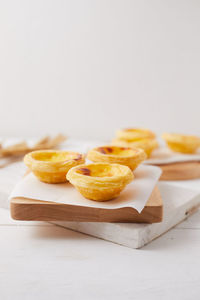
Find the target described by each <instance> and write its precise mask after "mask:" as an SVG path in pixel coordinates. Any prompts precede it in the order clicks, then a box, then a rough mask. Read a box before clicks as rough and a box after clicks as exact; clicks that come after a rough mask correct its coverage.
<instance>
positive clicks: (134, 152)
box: [87, 146, 147, 171]
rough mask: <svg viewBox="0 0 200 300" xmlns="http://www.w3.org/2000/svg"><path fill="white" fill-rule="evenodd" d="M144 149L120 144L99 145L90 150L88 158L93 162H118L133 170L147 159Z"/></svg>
mask: <svg viewBox="0 0 200 300" xmlns="http://www.w3.org/2000/svg"><path fill="white" fill-rule="evenodd" d="M146 157H147V156H146V153H145V152H144V150H143V149H138V148H127V147H118V146H102V147H97V148H94V149H92V150H90V151H89V152H88V155H87V158H88V159H89V160H91V161H93V162H107V163H118V164H121V165H125V166H127V167H129V168H130V169H131V170H132V171H133V170H135V169H136V168H137V167H138V165H139V164H140V163H141V162H142V161H144V160H145V159H146Z"/></svg>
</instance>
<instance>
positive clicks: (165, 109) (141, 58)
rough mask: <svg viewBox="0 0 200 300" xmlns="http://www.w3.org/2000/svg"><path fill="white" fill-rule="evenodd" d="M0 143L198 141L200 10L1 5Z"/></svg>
mask: <svg viewBox="0 0 200 300" xmlns="http://www.w3.org/2000/svg"><path fill="white" fill-rule="evenodd" d="M0 104H1V109H0V128H1V130H0V134H1V135H2V136H17V135H20V136H21V135H25V136H29V135H31V136H35V135H38V134H43V133H48V132H49V133H51V132H52V133H56V132H58V131H62V132H64V133H67V134H68V135H73V136H75V137H85V138H95V139H96V138H98V137H99V138H109V137H110V136H112V135H113V133H114V131H115V129H116V128H120V127H127V126H128V127H131V126H145V127H149V128H152V129H153V130H157V131H158V132H162V131H168V130H169V131H176V132H185V133H190V132H191V133H196V134H200V121H199V118H200V1H198V0H196V1H195V0H187V1H186V0H157V1H156V0H138V1H135V0H32V1H31V0H21V1H20V0H18V1H16V0H0Z"/></svg>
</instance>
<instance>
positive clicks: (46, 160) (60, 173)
mask: <svg viewBox="0 0 200 300" xmlns="http://www.w3.org/2000/svg"><path fill="white" fill-rule="evenodd" d="M24 162H25V164H26V165H27V167H28V168H29V169H30V170H31V171H32V172H33V174H34V175H35V176H36V177H37V178H38V179H39V180H40V181H43V182H46V183H62V182H66V181H67V180H66V174H67V172H68V171H69V169H71V168H72V167H75V166H77V165H80V164H83V163H84V162H85V159H84V156H83V155H82V154H80V153H77V152H72V151H59V150H57V151H55V150H38V151H33V152H30V153H28V154H26V155H25V157H24Z"/></svg>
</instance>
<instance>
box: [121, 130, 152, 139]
mask: <svg viewBox="0 0 200 300" xmlns="http://www.w3.org/2000/svg"><path fill="white" fill-rule="evenodd" d="M116 137H117V138H118V139H123V140H125V141H131V142H133V141H136V140H140V139H153V138H155V134H154V133H153V132H152V131H150V130H149V129H144V128H127V129H122V130H118V131H117V132H116Z"/></svg>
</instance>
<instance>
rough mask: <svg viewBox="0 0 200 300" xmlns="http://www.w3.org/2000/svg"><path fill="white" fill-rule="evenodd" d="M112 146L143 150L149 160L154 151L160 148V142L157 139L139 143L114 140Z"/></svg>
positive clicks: (143, 140) (141, 140) (138, 141)
mask: <svg viewBox="0 0 200 300" xmlns="http://www.w3.org/2000/svg"><path fill="white" fill-rule="evenodd" d="M111 144H112V145H116V146H122V147H130V148H141V149H143V150H144V152H145V153H146V155H147V158H149V157H150V156H151V153H152V151H153V150H154V149H156V148H158V142H157V140H156V139H140V140H137V141H125V140H122V139H114V140H112V143H111Z"/></svg>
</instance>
